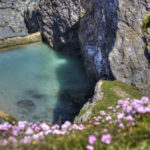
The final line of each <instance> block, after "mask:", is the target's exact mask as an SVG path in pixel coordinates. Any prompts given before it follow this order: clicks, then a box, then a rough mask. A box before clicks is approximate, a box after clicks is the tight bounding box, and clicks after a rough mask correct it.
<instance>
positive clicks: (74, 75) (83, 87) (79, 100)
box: [0, 43, 91, 123]
mask: <svg viewBox="0 0 150 150" xmlns="http://www.w3.org/2000/svg"><path fill="white" fill-rule="evenodd" d="M90 89H91V83H90V82H89V80H88V78H87V76H86V74H85V71H84V68H83V66H82V62H81V59H80V58H77V57H75V56H68V55H65V54H62V53H59V52H56V51H53V50H52V49H50V48H49V47H48V46H47V45H45V44H42V43H40V44H33V45H28V46H25V47H22V48H17V49H13V50H11V51H7V52H2V53H0V109H3V110H4V111H5V112H7V113H9V114H11V115H12V116H14V117H15V118H16V119H19V120H28V121H33V122H37V121H43V120H45V121H50V122H52V123H55V122H57V121H58V120H59V121H62V122H63V121H65V120H72V119H73V118H74V116H75V115H76V114H77V113H78V112H79V110H80V108H81V106H82V105H83V104H84V103H85V101H86V100H87V97H88V96H89V93H90Z"/></svg>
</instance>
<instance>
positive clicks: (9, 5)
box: [0, 0, 38, 39]
mask: <svg viewBox="0 0 150 150" xmlns="http://www.w3.org/2000/svg"><path fill="white" fill-rule="evenodd" d="M37 2H38V0H36V4H37ZM28 4H31V2H30V0H0V39H4V38H11V37H17V36H25V35H27V34H28V30H29V32H30V33H33V32H35V31H37V27H36V28H35V26H34V29H33V25H32V26H31V24H35V20H36V19H35V20H33V19H32V18H33V16H34V15H35V9H34V6H33V2H32V5H29V8H27V10H28V11H27V12H25V8H26V7H27V6H28ZM34 4H35V2H34ZM31 10H32V15H31ZM29 12H30V13H29ZM25 13H27V14H26V18H30V17H31V18H30V20H29V19H28V24H29V25H28V26H27V27H28V28H27V27H26V24H25ZM34 17H35V16H34ZM36 26H37V24H36Z"/></svg>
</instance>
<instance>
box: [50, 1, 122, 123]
mask: <svg viewBox="0 0 150 150" xmlns="http://www.w3.org/2000/svg"><path fill="white" fill-rule="evenodd" d="M118 4H119V2H118V0H114V1H113V2H112V0H106V1H102V3H99V1H97V2H95V5H94V9H93V11H92V12H87V14H88V13H89V14H88V15H89V16H90V17H91V18H94V19H95V18H96V17H97V21H95V23H96V28H97V30H96V29H95V30H94V31H92V30H91V29H90V28H91V26H89V24H88V23H89V20H87V21H86V19H87V18H83V19H85V20H84V21H85V24H84V26H83V27H85V26H87V30H86V31H87V32H86V33H87V34H88V35H86V37H87V39H86V43H84V44H85V45H88V46H89V47H92V48H94V49H95V47H97V48H96V49H100V51H99V53H98V55H97V57H102V58H103V59H102V61H101V62H100V63H102V65H99V66H102V68H100V70H102V71H101V74H100V75H99V76H97V74H99V73H97V70H92V71H93V72H91V74H92V75H91V76H90V75H89V76H90V79H92V78H93V77H94V78H95V80H94V81H97V80H99V79H105V80H114V76H113V73H112V71H111V67H110V62H109V58H108V57H109V54H110V52H111V51H112V50H113V48H114V44H115V41H116V33H117V30H118V22H119V19H118V14H117V10H118ZM100 5H101V6H100ZM101 7H102V8H101ZM103 8H105V10H103ZM100 9H101V10H103V11H102V14H101V15H102V17H103V19H102V20H105V21H101V22H99V19H98V17H99V15H97V16H95V14H96V13H97V12H99V11H100ZM100 12H101V11H100ZM103 13H104V14H103ZM88 28H89V29H88ZM81 29H82V27H81ZM83 30H84V29H83ZM97 31H99V33H98V35H99V37H103V39H105V40H103V41H101V39H98V41H95V39H94V38H92V36H94V35H96V33H95V32H97ZM100 31H102V32H100ZM91 39H93V41H92V40H91ZM99 55H100V56H99ZM58 57H61V55H59V54H58ZM88 57H89V58H88V59H89V60H87V61H89V62H91V60H92V59H93V57H94V58H95V57H96V56H95V55H94V56H92V58H91V57H90V54H89V56H88ZM98 60H99V59H98ZM99 61H100V60H99ZM93 62H94V61H93ZM91 63H92V62H91ZM97 63H99V62H97ZM81 64H82V63H81ZM81 64H80V65H81ZM93 65H95V64H93ZM70 66H72V67H70ZM78 67H79V66H78ZM80 67H81V66H80ZM74 69H77V68H74V67H73V65H72V64H71V61H68V62H67V63H66V64H63V65H61V66H59V67H58V68H57V70H56V72H57V79H58V81H59V83H60V89H62V90H61V91H60V93H59V95H58V101H57V104H56V107H55V109H54V112H53V123H56V122H59V121H60V122H61V123H63V122H64V121H65V120H70V121H72V120H73V118H74V117H75V116H76V115H77V114H78V113H79V111H80V109H81V107H82V106H83V104H84V103H85V102H86V101H87V100H88V98H89V97H91V95H90V93H91V92H92V91H93V89H92V88H91V87H92V86H89V88H85V87H83V85H84V83H86V82H88V79H86V80H84V81H83V78H82V77H80V80H78V81H76V76H75V75H74V76H73V78H70V76H69V74H71V73H73V74H76V75H77V74H78V72H73V71H74ZM78 69H79V68H78ZM104 69H105V70H104ZM62 73H63V75H62ZM83 76H84V78H86V74H85V73H84V75H83ZM66 78H69V81H67V80H66ZM69 82H74V83H72V84H74V85H76V88H71V87H67V86H68V84H70V83H69ZM80 82H82V84H79V85H78V83H80ZM91 85H92V84H91ZM87 87H88V86H87ZM93 87H94V86H93Z"/></svg>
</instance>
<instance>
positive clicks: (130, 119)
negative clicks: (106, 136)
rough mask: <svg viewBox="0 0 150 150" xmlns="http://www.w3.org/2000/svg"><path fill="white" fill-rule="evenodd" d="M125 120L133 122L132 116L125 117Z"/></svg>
mask: <svg viewBox="0 0 150 150" xmlns="http://www.w3.org/2000/svg"><path fill="white" fill-rule="evenodd" d="M126 120H127V121H134V118H133V117H132V116H127V117H126Z"/></svg>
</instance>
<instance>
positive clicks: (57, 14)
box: [38, 0, 80, 54]
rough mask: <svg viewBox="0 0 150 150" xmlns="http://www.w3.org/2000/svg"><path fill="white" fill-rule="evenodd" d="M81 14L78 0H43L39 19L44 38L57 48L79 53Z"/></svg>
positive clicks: (40, 5)
mask: <svg viewBox="0 0 150 150" xmlns="http://www.w3.org/2000/svg"><path fill="white" fill-rule="evenodd" d="M79 16H80V6H79V1H78V0H41V1H40V4H39V10H38V20H39V24H40V30H41V33H42V36H43V38H44V39H45V40H46V41H47V42H48V43H49V45H50V46H51V47H52V48H54V49H56V50H60V51H65V52H68V53H73V54H78V53H79V40H78V33H77V30H78V21H79Z"/></svg>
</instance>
